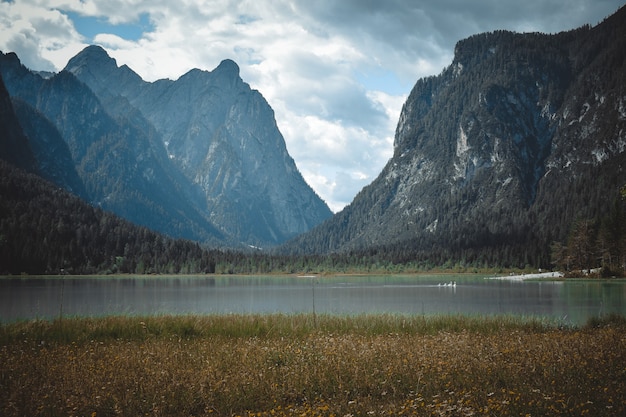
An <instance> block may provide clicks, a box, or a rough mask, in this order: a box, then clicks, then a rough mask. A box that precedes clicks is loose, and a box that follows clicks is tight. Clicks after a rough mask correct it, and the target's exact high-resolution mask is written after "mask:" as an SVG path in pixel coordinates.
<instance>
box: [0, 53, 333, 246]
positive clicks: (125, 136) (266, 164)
mask: <svg viewBox="0 0 626 417" xmlns="http://www.w3.org/2000/svg"><path fill="white" fill-rule="evenodd" d="M0 73H1V75H2V77H3V79H4V81H5V84H6V88H7V90H8V92H9V94H10V96H11V100H12V103H13V104H14V107H15V109H19V112H18V116H20V117H18V119H19V125H20V126H17V125H16V126H15V129H16V131H21V132H22V133H24V132H26V133H27V135H26V136H28V139H29V143H28V144H26V145H25V146H26V147H27V148H28V147H30V148H31V153H32V151H33V150H35V151H36V153H37V154H38V155H39V156H47V157H48V159H47V160H45V161H44V160H38V161H37V165H38V166H37V170H38V171H40V173H41V174H42V175H44V176H45V177H46V178H49V179H51V180H53V181H54V182H55V183H57V185H59V186H62V187H64V188H66V189H68V190H72V191H73V192H75V193H76V194H77V195H80V196H81V197H84V198H85V199H86V200H87V201H89V202H90V203H92V204H94V205H97V206H99V207H102V208H104V209H105V210H110V211H112V212H114V213H116V214H118V215H120V216H122V217H124V218H126V219H128V220H130V221H132V222H134V223H136V224H139V225H142V226H146V227H149V228H151V229H154V230H156V231H159V232H162V233H165V234H168V235H170V236H173V237H182V238H186V239H192V240H196V241H202V242H205V243H209V244H212V245H219V246H231V247H236V246H239V245H241V244H242V243H243V244H245V245H254V246H265V245H268V246H272V245H276V244H278V243H282V242H284V241H285V240H286V239H288V238H291V237H293V236H295V235H297V234H298V233H302V232H304V231H306V230H308V229H310V228H311V227H313V226H314V225H316V224H318V223H320V222H321V221H323V220H324V219H326V218H328V217H330V215H331V213H330V210H329V209H328V207H327V206H326V204H325V203H324V202H323V201H322V200H321V199H320V198H319V197H318V196H317V195H316V194H315V193H314V192H313V190H312V189H311V188H310V187H309V186H308V185H307V184H306V183H305V182H304V180H303V178H302V176H301V175H300V173H299V171H298V170H297V168H296V166H295V163H294V161H293V160H292V159H291V157H290V156H289V155H288V153H287V150H286V147H285V143H284V140H283V138H282V136H281V134H280V132H279V131H278V128H277V126H276V123H275V120H274V115H273V111H272V110H271V108H270V107H269V105H268V104H267V102H265V100H264V99H263V97H262V96H261V94H260V93H258V92H257V91H254V90H251V89H250V87H249V86H248V85H247V84H245V83H244V82H243V81H242V80H241V78H240V77H239V75H238V74H239V73H238V67H237V65H236V64H235V63H234V62H232V61H224V62H223V63H222V64H221V65H220V66H219V67H218V68H216V69H215V70H214V71H212V72H206V71H200V70H192V71H190V73H188V74H186V75H185V76H183V77H181V78H180V79H179V80H178V81H171V80H160V81H157V82H155V83H148V82H144V81H143V80H142V79H141V78H140V77H139V76H138V75H137V74H135V73H134V72H133V71H132V70H131V69H130V68H128V67H127V66H122V67H118V66H117V64H116V62H115V60H113V59H112V58H110V57H109V56H108V54H107V53H106V51H104V50H103V49H102V48H100V47H96V46H92V47H88V48H86V49H85V50H84V51H82V52H81V53H79V54H78V55H77V56H76V57H74V58H73V59H72V60H70V62H68V65H67V69H66V70H64V71H61V72H60V73H58V74H43V76H42V74H41V73H37V72H33V71H30V70H29V69H28V68H26V67H24V66H23V65H22V64H21V63H20V61H19V58H18V57H17V55H15V54H13V53H8V54H0ZM199 126H200V127H199ZM58 138H62V139H63V142H65V145H63V144H62V143H60V142H59V141H58ZM22 142H23V141H22ZM64 146H65V147H66V148H64ZM12 149H14V150H17V148H16V147H15V146H13V147H12ZM67 151H69V154H68V152H67ZM21 152H22V153H24V151H21ZM63 152H65V156H62V154H63ZM19 158H22V157H20V156H19V155H17V154H15V155H14V158H13V159H14V160H13V161H11V158H9V161H11V162H14V163H15V162H16V161H17V160H18V159H19ZM40 159H41V158H40ZM24 163H26V162H24ZM72 165H73V166H72ZM72 170H74V171H75V174H77V176H78V178H73V179H71V180H70V179H69V178H70V177H72V172H71V171H72ZM63 172H65V173H66V174H62V173H63ZM68 175H69V177H67V176H68ZM66 177H67V178H66ZM74 177H76V175H74ZM76 180H78V181H76Z"/></svg>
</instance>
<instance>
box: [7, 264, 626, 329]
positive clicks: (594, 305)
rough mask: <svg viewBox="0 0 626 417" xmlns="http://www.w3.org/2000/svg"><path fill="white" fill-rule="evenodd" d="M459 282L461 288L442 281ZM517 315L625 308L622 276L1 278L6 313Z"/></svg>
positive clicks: (576, 317) (575, 318) (567, 315)
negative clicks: (553, 278) (604, 278)
mask: <svg viewBox="0 0 626 417" xmlns="http://www.w3.org/2000/svg"><path fill="white" fill-rule="evenodd" d="M454 281H456V286H455V287H453V286H450V285H446V284H449V283H450V282H454ZM313 311H315V312H316V313H317V314H323V313H329V314H361V313H397V314H480V315H494V314H519V315H526V316H530V315H534V316H543V317H549V318H553V319H558V320H560V321H563V322H564V323H572V324H581V323H584V322H585V321H586V320H587V319H588V318H589V317H594V316H599V315H603V314H608V313H618V314H622V315H625V316H626V281H625V280H611V281H598V280H568V281H523V282H522V281H506V280H491V279H485V277H484V276H474V275H459V276H451V275H431V276H427V275H418V276H407V275H402V276H371V275H368V276H333V277H315V278H310V277H293V276H289V277H276V276H272V277H269V276H243V277H241V276H234V277H233V276H207V275H202V276H157V277H145V276H131V277H100V276H98V277H64V278H61V277H46V278H38V277H25V278H20V277H4V278H0V320H1V321H2V322H10V321H15V320H21V319H33V318H45V319H50V318H56V317H59V316H60V315H61V314H62V315H63V316H64V317H67V316H105V315H119V314H126V315H159V314H230V313H286V314H293V313H306V312H313Z"/></svg>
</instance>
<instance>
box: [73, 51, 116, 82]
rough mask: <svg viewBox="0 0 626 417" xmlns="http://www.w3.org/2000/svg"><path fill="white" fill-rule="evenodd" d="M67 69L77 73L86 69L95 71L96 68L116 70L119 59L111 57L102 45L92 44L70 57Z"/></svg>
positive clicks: (103, 71)
mask: <svg viewBox="0 0 626 417" xmlns="http://www.w3.org/2000/svg"><path fill="white" fill-rule="evenodd" d="M65 69H66V70H67V71H69V72H72V73H74V74H75V75H78V74H80V73H81V72H82V71H85V70H89V71H93V70H95V69H98V70H99V71H100V72H102V73H105V72H111V71H114V70H116V69H117V61H115V59H114V58H111V57H110V56H109V54H108V53H107V51H105V50H104V49H103V48H102V47H100V46H97V45H90V46H88V47H86V48H85V49H83V50H82V51H80V52H79V53H78V54H77V55H76V56H74V57H73V58H72V59H70V60H69V61H68V63H67V65H66V66H65Z"/></svg>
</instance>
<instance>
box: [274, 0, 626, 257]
mask: <svg viewBox="0 0 626 417" xmlns="http://www.w3.org/2000/svg"><path fill="white" fill-rule="evenodd" d="M625 13H626V10H624V9H623V10H621V11H620V12H618V13H617V14H616V15H615V16H612V17H611V18H610V19H607V20H606V21H605V22H603V23H602V24H600V25H598V26H597V27H594V28H590V27H584V28H581V29H578V30H574V31H570V32H565V33H560V34H556V35H544V34H516V33H510V32H504V31H501V32H495V33H486V34H480V35H475V36H472V37H470V38H468V39H465V40H463V41H460V42H459V43H458V44H457V46H456V50H455V58H454V60H453V62H452V63H451V65H450V66H449V67H448V68H446V69H445V70H444V71H443V72H442V73H441V74H440V75H438V76H435V77H429V78H426V79H422V80H419V81H418V82H417V83H416V85H415V87H414V88H413V90H412V92H411V94H410V95H409V97H408V99H407V101H406V103H405V105H404V107H403V110H402V113H401V116H400V120H399V122H398V127H397V131H396V137H395V143H394V156H393V158H392V159H391V160H390V161H389V163H388V164H387V166H386V167H385V168H384V169H383V171H382V173H381V174H380V176H379V177H378V178H377V179H376V180H375V181H374V182H373V183H372V184H371V185H369V186H368V187H366V188H365V189H363V190H362V191H361V192H360V193H359V195H358V196H357V197H356V198H355V199H354V201H353V202H352V203H351V204H350V205H349V206H347V207H346V208H345V209H344V210H343V211H342V212H341V213H338V214H337V215H336V216H335V218H333V220H331V221H329V222H327V223H325V224H324V225H323V226H321V227H319V228H316V229H314V230H313V231H312V232H311V233H309V234H306V235H303V236H301V237H300V238H298V239H296V240H295V241H294V242H291V243H290V244H289V245H288V246H287V247H286V249H287V250H289V251H292V252H311V251H316V252H328V251H344V250H352V249H363V248H368V247H369V248H371V247H378V248H383V247H386V248H387V249H388V248H390V247H393V248H394V249H393V250H398V248H402V250H404V251H406V253H407V255H406V256H408V257H419V256H420V254H426V255H425V256H428V254H429V253H430V254H433V253H435V252H436V253H438V254H441V253H444V255H442V256H443V257H444V258H445V256H446V255H445V254H446V253H447V254H448V255H449V256H451V257H456V258H457V259H458V258H464V257H465V256H466V254H467V253H470V252H471V253H473V254H474V255H475V254H476V253H482V255H480V256H483V259H485V258H488V256H485V254H486V253H488V252H489V251H490V250H491V249H492V248H494V247H498V251H500V252H502V251H509V252H511V251H518V252H519V253H518V256H517V259H519V260H520V261H519V262H520V263H521V264H522V265H523V264H524V262H525V260H524V259H526V261H527V262H529V263H533V264H543V265H545V264H549V251H548V247H549V244H550V243H551V242H552V241H553V240H563V239H565V237H566V236H567V233H568V230H569V226H570V225H571V223H572V222H573V220H574V219H575V218H577V217H579V216H584V217H593V216H597V215H599V214H601V213H603V212H606V210H608V207H609V206H610V201H611V200H613V199H615V198H616V197H617V194H618V190H619V187H620V186H621V185H623V184H624V183H626V172H625V171H624V168H623V167H625V166H626V158H625V156H626V152H624V151H625V150H626V147H625V140H626V119H625V118H624V108H625V107H624V102H625V100H626V82H625V78H624V74H625V71H624V69H625V58H626V52H624V51H626V30H625V28H626V25H625V24H624V22H626V19H625V17H626V16H625ZM594 182H595V185H591V184H592V183H594ZM481 251H482V252H481Z"/></svg>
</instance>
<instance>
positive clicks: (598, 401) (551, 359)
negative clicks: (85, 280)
mask: <svg viewBox="0 0 626 417" xmlns="http://www.w3.org/2000/svg"><path fill="white" fill-rule="evenodd" d="M625 330H626V322H625V321H624V319H621V318H615V317H614V318H611V319H608V320H596V321H595V322H594V323H593V325H589V326H586V327H584V328H580V329H559V328H557V327H553V326H550V325H547V324H545V323H541V322H537V321H532V320H531V321H528V320H520V319H513V318H510V317H500V318H468V317H445V316H442V317H435V318H424V317H405V316H358V317H332V316H321V317H320V316H318V317H317V318H315V321H313V317H311V316H307V315H301V316H284V315H270V316H210V317H157V318H132V317H125V318H124V317H116V318H102V319H71V320H64V321H63V322H59V321H56V322H44V321H37V322H23V323H15V324H8V325H3V326H1V327H0V415H3V416H24V415H28V416H37V415H46V416H108V415H111V416H112V415H130V416H140V415H151V416H196V415H198V416H199V415H209V414H210V415H223V416H231V415H242V416H284V415H298V416H318V415H319V416H333V415H334V416H348V415H352V416H360V415H383V414H385V415H419V416H431V415H432V416H439V415H448V416H471V415H485V416H503V415H521V416H525V415H586V414H588V415H597V416H600V415H602V416H612V415H614V416H619V415H625V413H626V332H625Z"/></svg>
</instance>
